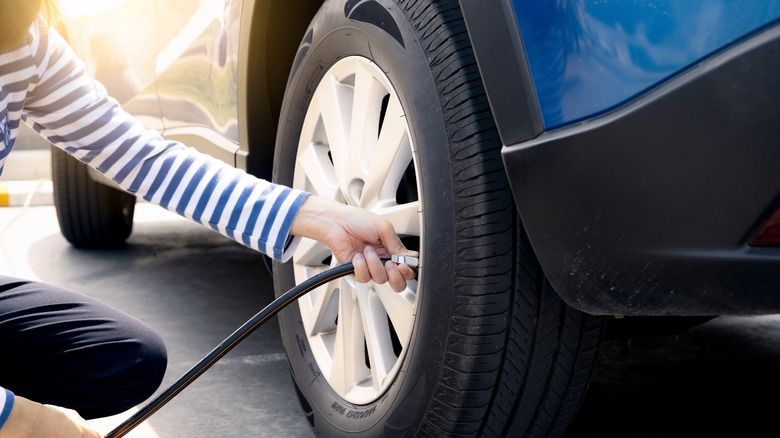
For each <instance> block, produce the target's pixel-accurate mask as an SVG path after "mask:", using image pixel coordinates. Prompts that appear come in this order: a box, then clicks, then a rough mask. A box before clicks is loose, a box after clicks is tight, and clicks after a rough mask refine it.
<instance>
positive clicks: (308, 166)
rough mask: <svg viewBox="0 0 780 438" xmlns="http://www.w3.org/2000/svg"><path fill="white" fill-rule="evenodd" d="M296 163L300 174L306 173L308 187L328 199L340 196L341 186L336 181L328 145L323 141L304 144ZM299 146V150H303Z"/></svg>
mask: <svg viewBox="0 0 780 438" xmlns="http://www.w3.org/2000/svg"><path fill="white" fill-rule="evenodd" d="M300 147H302V148H303V149H302V152H301V153H300V154H299V155H298V160H297V163H296V165H297V166H299V167H298V169H297V171H298V172H300V173H298V175H301V174H302V175H304V176H305V177H306V178H307V180H308V183H307V185H306V187H307V189H308V190H309V191H310V192H312V193H314V194H315V195H318V196H321V197H323V198H326V199H333V200H336V199H338V198H339V196H338V194H339V188H338V185H337V183H336V173H335V171H334V169H333V163H331V161H330V158H329V157H328V146H326V145H323V144H321V143H309V144H307V145H302V146H300ZM300 147H299V150H301V149H300Z"/></svg>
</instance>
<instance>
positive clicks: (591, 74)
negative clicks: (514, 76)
mask: <svg viewBox="0 0 780 438" xmlns="http://www.w3.org/2000/svg"><path fill="white" fill-rule="evenodd" d="M512 4H513V7H514V13H515V16H516V19H517V23H518V27H519V28H520V31H521V34H522V38H523V43H524V45H525V51H526V55H527V58H528V63H529V65H530V69H531V72H532V75H533V79H534V85H535V87H536V91H537V97H538V99H539V105H540V107H541V110H542V114H543V118H544V125H545V127H546V128H547V129H552V128H555V127H558V126H561V125H565V124H568V123H572V122H574V121H577V120H581V119H584V118H587V117H592V116H594V115H596V114H599V113H602V112H604V111H607V110H609V109H611V108H614V107H616V106H618V105H620V104H622V103H625V102H626V101H628V100H630V99H632V98H634V97H636V96H638V95H640V94H642V93H643V92H645V91H647V90H648V89H650V88H652V87H653V86H655V85H657V84H659V83H661V82H663V81H665V80H668V79H669V78H671V77H673V76H674V75H676V74H678V73H679V72H680V71H682V70H684V69H685V68H688V67H690V66H692V65H694V64H695V63H696V62H698V61H699V60H701V59H703V58H705V57H707V56H710V55H711V54H713V53H715V52H717V51H719V50H722V49H723V48H724V47H727V46H729V45H731V44H732V43H734V42H737V41H740V40H742V39H744V38H745V37H747V36H749V35H750V34H752V33H754V32H756V31H758V30H760V29H762V28H764V27H766V26H769V25H771V24H772V23H773V22H777V20H778V18H780V1H777V0H768V1H767V0H762V1H744V0H708V1H674V0H639V1H637V0H611V1H601V0H575V1H535V0H513V1H512Z"/></svg>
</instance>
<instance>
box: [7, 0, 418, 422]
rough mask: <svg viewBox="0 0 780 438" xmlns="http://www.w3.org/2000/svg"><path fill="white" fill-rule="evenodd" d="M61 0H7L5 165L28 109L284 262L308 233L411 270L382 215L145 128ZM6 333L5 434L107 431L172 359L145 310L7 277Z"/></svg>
mask: <svg viewBox="0 0 780 438" xmlns="http://www.w3.org/2000/svg"><path fill="white" fill-rule="evenodd" d="M53 2H54V0H0V92H1V93H0V127H2V128H3V129H2V130H0V140H2V141H0V172H2V168H3V165H4V163H5V158H6V156H7V155H8V153H9V152H10V150H11V148H12V147H13V144H14V139H15V137H16V133H17V130H18V128H19V125H20V123H22V121H25V122H27V123H28V124H30V125H31V126H33V128H34V129H35V130H36V131H38V132H39V133H41V134H42V135H44V136H45V137H47V138H48V139H49V140H50V141H52V143H54V144H55V145H56V146H58V147H60V148H62V149H64V150H65V151H67V152H69V153H71V154H72V155H74V156H75V157H76V158H78V159H80V160H81V161H83V162H85V163H87V164H89V165H90V166H92V167H94V168H96V169H98V170H99V171H101V172H103V173H104V174H106V175H107V176H109V177H111V178H112V179H113V180H114V181H116V182H117V183H118V184H119V185H120V186H122V187H123V188H125V189H126V190H128V191H130V192H132V193H135V194H136V195H137V196H139V197H142V198H143V199H145V200H147V201H149V202H151V203H155V204H158V205H161V206H163V207H165V208H167V209H169V210H172V211H175V212H177V213H179V214H181V215H182V216H185V217H187V218H189V219H192V220H194V221H196V222H198V223H201V224H204V225H206V226H208V227H210V228H212V229H214V230H215V231H218V232H220V233H222V234H224V235H225V236H228V237H230V238H233V239H235V240H237V241H238V242H241V243H243V244H244V245H246V246H248V247H251V248H254V249H256V250H258V251H261V252H263V253H265V254H268V255H269V256H271V257H274V258H275V259H278V260H281V261H286V260H287V259H289V257H290V255H291V252H292V251H293V249H294V248H295V246H296V244H297V241H298V240H299V239H300V237H308V238H311V239H315V240H318V241H321V242H323V243H325V244H326V245H327V246H328V247H329V248H330V249H331V250H332V251H333V254H334V255H335V256H336V258H337V260H339V261H340V262H346V261H349V260H351V261H352V262H353V264H354V265H355V274H354V276H355V278H356V280H357V281H360V282H367V281H374V282H376V283H389V284H390V286H391V287H392V288H393V289H394V290H396V291H401V290H403V289H404V288H405V286H406V281H407V280H410V279H412V278H414V271H413V270H412V269H411V268H409V267H408V266H406V265H403V264H402V265H396V264H394V263H392V262H387V263H385V264H382V262H381V260H380V256H388V255H390V254H409V253H410V252H409V251H408V250H407V249H406V248H405V247H404V245H403V244H402V243H401V240H400V239H399V238H398V236H397V235H396V234H395V232H394V230H393V227H392V225H391V224H390V223H389V222H387V221H385V220H383V219H381V218H380V217H378V216H376V215H374V214H372V213H369V212H367V211H365V210H362V209H358V208H353V207H348V206H345V205H342V204H339V203H336V202H332V201H327V200H324V199H322V198H318V197H315V196H313V195H309V194H308V193H304V192H301V191H298V190H293V189H291V188H289V187H283V186H279V185H275V184H271V183H269V182H267V181H263V180H259V179H257V178H255V177H253V176H251V175H248V174H246V173H245V172H242V171H240V170H238V169H235V168H233V167H231V166H228V165H226V164H224V163H222V162H220V161H218V160H215V159H213V158H211V157H209V156H206V155H203V154H200V153H198V152H196V151H195V150H193V149H190V148H187V147H186V146H184V145H182V144H180V143H176V142H170V141H166V140H164V139H163V138H162V137H161V136H160V135H159V134H158V133H156V132H153V131H147V130H145V129H144V128H143V127H142V126H141V125H140V123H138V122H137V121H136V120H134V119H133V118H132V117H131V116H130V115H129V114H127V113H125V112H124V111H122V109H121V108H120V107H119V105H118V104H117V102H116V101H115V100H113V99H111V98H110V97H109V96H107V95H106V91H105V89H104V88H103V86H102V85H100V84H99V83H97V82H95V81H93V80H92V79H90V78H89V77H88V76H87V75H86V73H85V71H84V67H83V65H82V63H81V62H79V60H78V59H77V58H76V56H75V54H74V53H73V52H72V51H71V50H70V48H69V47H68V46H67V44H66V43H65V41H64V40H63V39H62V38H61V36H60V35H59V34H58V33H57V32H56V31H55V30H54V28H53V27H51V26H50V25H49V24H50V23H52V22H53V17H54V16H55V15H56V8H55V5H54V4H53ZM294 236H295V237H294ZM0 342H2V344H0V347H1V348H2V350H1V351H2V355H1V356H0V438H2V437H6V436H14V437H15V436H35V437H41V436H46V437H81V436H100V435H99V434H98V433H97V432H96V431H94V430H92V429H91V428H90V427H89V426H88V425H87V424H86V423H85V422H84V420H83V419H82V416H83V417H85V418H94V417H103V416H108V415H113V414H116V413H119V412H122V411H124V410H126V409H128V408H130V407H132V406H134V405H136V404H137V403H139V402H141V401H143V400H145V399H146V398H147V397H149V396H150V395H151V394H152V393H153V392H154V391H155V390H156V389H157V388H158V386H159V385H160V382H161V380H162V377H163V374H164V372H165V366H166V361H167V358H166V353H165V347H164V345H163V342H162V340H161V339H160V337H159V336H158V335H157V334H156V333H155V332H154V331H153V330H152V329H151V328H149V327H148V326H146V325H145V324H143V323H142V322H140V321H138V320H135V319H134V318H132V317H130V316H128V315H126V314H123V313H121V312H119V311H118V310H116V309H113V308H111V307H109V306H107V305H105V304H103V303H100V302H97V301H95V300H93V299H90V298H88V297H85V296H83V295H80V294H76V293H74V292H71V291H67V290H62V289H60V288H57V287H54V286H50V285H46V284H42V283H37V282H30V281H25V280H20V279H15V278H8V277H1V276H0ZM59 406H64V407H65V408H60V407H59ZM77 412H78V413H77Z"/></svg>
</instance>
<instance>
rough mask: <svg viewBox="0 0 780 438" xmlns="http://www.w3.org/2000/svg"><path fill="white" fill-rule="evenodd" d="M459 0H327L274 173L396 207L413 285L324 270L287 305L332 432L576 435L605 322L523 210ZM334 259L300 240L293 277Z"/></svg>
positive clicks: (292, 350) (285, 273) (308, 397)
mask: <svg viewBox="0 0 780 438" xmlns="http://www.w3.org/2000/svg"><path fill="white" fill-rule="evenodd" d="M500 148H501V143H500V140H499V138H498V135H497V133H496V131H495V126H494V124H493V120H492V117H491V113H490V108H489V105H488V103H487V99H486V97H485V95H484V91H483V90H482V88H481V81H480V80H479V72H478V69H477V66H476V64H475V62H474V57H473V54H472V51H471V49H470V46H469V40H468V36H467V34H466V30H465V26H464V23H463V19H462V16H461V15H460V11H459V8H458V2H457V1H456V0H452V1H434V0H425V1H408V2H407V1H390V0H381V1H366V2H346V3H344V2H343V1H329V2H326V3H325V4H324V5H323V7H322V8H321V10H320V11H319V13H318V15H317V16H316V17H315V18H314V20H313V21H312V25H311V27H310V29H309V31H308V33H307V34H306V37H305V38H304V41H303V43H302V44H301V46H300V48H299V52H298V56H297V57H296V62H295V64H294V66H293V71H292V73H291V77H290V83H289V86H288V90H287V94H286V95H285V99H284V103H283V107H282V113H281V122H280V128H279V134H278V138H277V145H276V157H275V161H274V179H275V181H277V182H279V183H283V184H288V185H293V186H294V187H297V188H300V189H304V190H308V191H311V192H313V193H315V194H317V195H319V196H323V197H327V198H330V199H335V200H338V201H340V202H345V203H348V204H352V205H357V206H360V207H363V208H366V209H369V210H372V211H374V212H376V213H378V214H380V215H382V216H384V217H387V218H388V219H390V220H391V221H392V222H393V224H394V226H395V228H396V231H397V232H398V233H399V234H400V235H401V236H402V238H403V239H404V241H405V243H406V244H407V246H408V247H409V248H411V249H418V250H419V251H420V254H421V264H422V268H421V269H420V271H419V275H418V280H417V281H413V282H410V284H409V287H408V288H407V290H405V291H404V292H402V293H400V294H395V293H393V292H392V291H391V290H390V289H389V288H388V287H387V286H386V285H373V284H372V285H368V286H364V285H358V284H355V283H354V281H353V280H352V279H351V278H344V279H341V280H339V281H336V282H333V283H331V284H328V285H325V286H322V287H321V288H320V289H319V290H317V291H314V292H312V294H311V295H310V296H308V297H305V298H304V299H302V300H301V301H300V302H299V305H297V306H290V307H289V308H288V309H286V310H285V311H284V312H282V314H280V316H279V321H280V326H281V332H282V339H283V342H284V345H285V348H286V350H287V355H288V359H289V362H290V368H291V373H292V376H293V378H294V381H295V385H296V388H297V390H298V395H299V398H300V401H301V405H302V407H303V410H304V412H305V413H306V416H307V418H308V419H309V421H310V423H311V425H312V427H313V428H314V430H315V432H316V433H317V434H320V435H322V436H345V435H349V434H359V435H360V436H396V435H397V436H411V435H413V436H418V435H425V436H445V435H452V434H460V435H466V436H473V435H485V436H523V435H526V434H527V435H533V436H542V435H552V436H555V435H561V434H562V433H563V432H564V431H565V429H566V427H567V426H568V424H570V422H571V420H572V419H573V417H574V415H575V413H576V411H577V409H578V407H579V404H580V402H581V400H582V398H583V396H584V393H585V391H586V388H587V385H588V382H589V379H590V376H591V373H592V370H593V367H594V366H595V363H596V354H597V351H598V345H599V342H600V339H601V337H602V333H603V327H604V320H603V318H600V317H592V316H589V315H585V314H582V313H580V312H577V311H576V310H574V309H572V308H571V307H569V306H567V305H566V304H564V303H563V302H562V301H561V300H560V299H559V298H558V296H557V295H556V294H555V292H554V291H553V290H552V288H551V287H550V285H549V284H548V283H547V282H546V281H545V279H544V276H543V274H542V272H541V270H540V268H539V265H538V264H537V262H536V259H535V257H534V254H533V251H532V250H531V248H530V245H529V244H528V242H527V239H526V238H525V235H524V232H523V226H522V224H521V223H520V221H519V219H518V218H517V216H516V210H515V207H514V204H513V201H512V196H511V193H510V190H509V186H508V183H507V180H506V177H505V174H504V168H503V164H502V160H501V156H500ZM333 264H335V261H334V260H333V258H332V257H331V254H330V252H329V251H328V249H327V248H325V247H323V246H321V245H319V244H317V243H315V242H311V241H305V242H302V243H301V245H300V246H299V247H298V249H297V250H296V252H295V254H294V255H293V259H292V263H284V264H279V263H276V264H275V265H274V281H275V287H276V291H277V293H283V292H285V291H287V290H288V289H290V288H291V287H292V286H293V285H294V284H296V283H299V282H301V281H302V280H304V279H305V278H307V277H310V276H312V275H314V274H315V273H317V272H320V271H322V270H324V269H327V268H328V267H329V266H331V265H333Z"/></svg>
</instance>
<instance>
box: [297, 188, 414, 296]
mask: <svg viewBox="0 0 780 438" xmlns="http://www.w3.org/2000/svg"><path fill="white" fill-rule="evenodd" d="M291 233H292V234H293V235H296V236H302V237H308V238H311V239H314V240H317V241H320V242H322V243H324V244H325V245H327V246H328V248H330V250H331V251H333V255H334V256H335V257H336V260H337V261H338V262H339V263H346V262H348V261H350V260H351V261H352V264H353V265H354V266H355V274H354V275H355V280H357V281H359V282H362V283H366V282H368V281H369V280H370V281H373V282H374V283H378V284H383V283H389V284H390V287H392V288H393V290H394V291H396V292H401V291H403V290H404V289H405V288H406V282H407V280H411V279H413V278H414V277H415V272H414V270H413V269H412V268H410V267H409V266H407V265H405V264H396V263H393V262H391V261H388V262H385V263H384V265H383V264H382V261H381V260H380V258H382V257H385V258H386V257H390V256H391V255H413V256H416V255H417V253H416V252H414V251H410V250H408V249H406V247H405V246H404V244H403V243H402V242H401V239H400V238H399V237H398V235H397V234H396V233H395V230H394V229H393V225H392V224H391V223H390V222H388V221H387V220H385V219H383V218H382V217H380V216H378V215H376V214H374V213H371V212H370V211H367V210H364V209H362V208H357V207H350V206H348V205H344V204H341V203H338V202H335V201H329V200H327V199H324V198H320V197H318V196H315V195H311V196H309V198H307V199H306V201H305V202H304V203H303V205H302V206H301V208H300V210H299V211H298V214H297V215H296V216H295V219H294V220H293V223H292V227H291Z"/></svg>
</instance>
